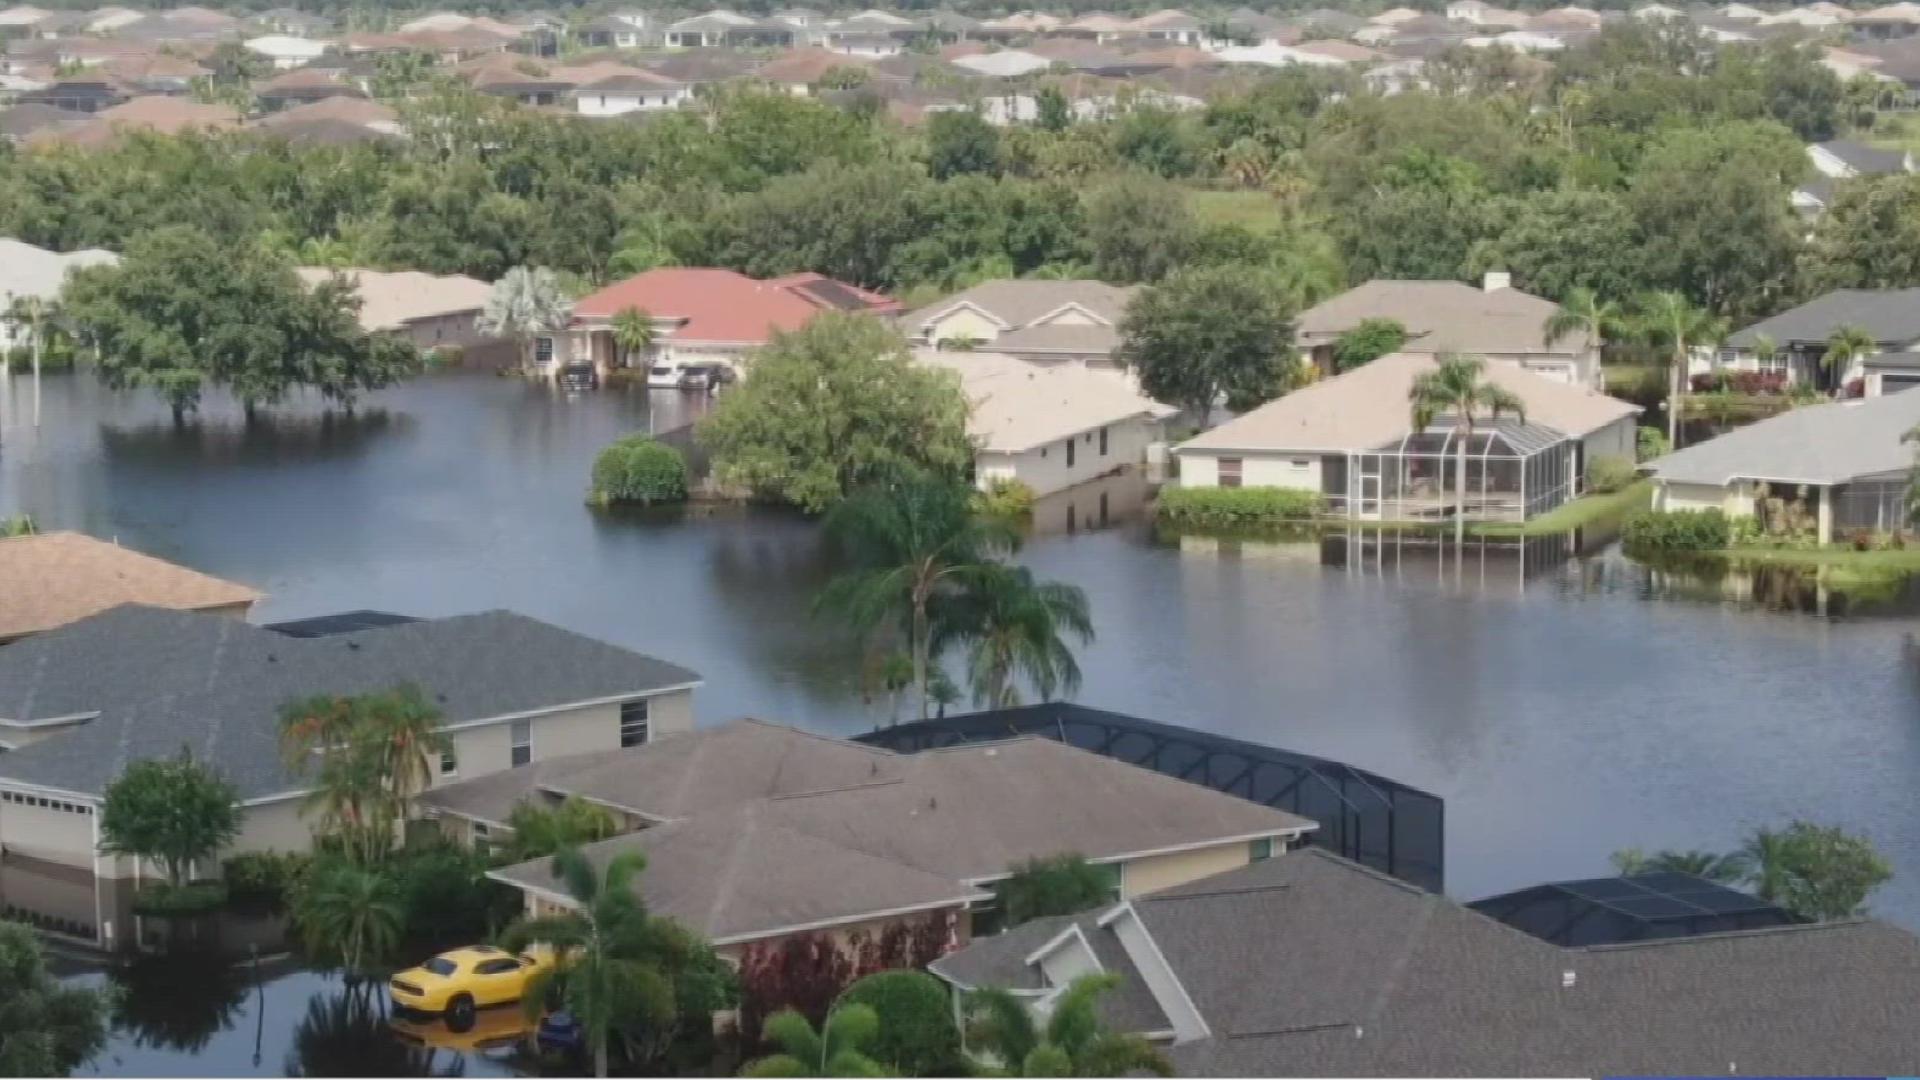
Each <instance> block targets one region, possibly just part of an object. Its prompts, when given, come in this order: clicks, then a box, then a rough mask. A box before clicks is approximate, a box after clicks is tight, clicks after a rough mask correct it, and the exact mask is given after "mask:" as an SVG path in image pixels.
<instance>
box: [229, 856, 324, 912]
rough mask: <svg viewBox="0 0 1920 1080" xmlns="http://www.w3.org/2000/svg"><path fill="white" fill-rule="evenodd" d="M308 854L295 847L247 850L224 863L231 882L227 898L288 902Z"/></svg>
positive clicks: (250, 902)
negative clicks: (283, 849)
mask: <svg viewBox="0 0 1920 1080" xmlns="http://www.w3.org/2000/svg"><path fill="white" fill-rule="evenodd" d="M308 861H309V860H308V858H307V856H305V855H303V854H299V853H297V852H292V851H245V852H241V853H240V854H238V855H235V856H234V857H233V858H231V859H228V860H226V861H225V862H223V863H221V864H220V868H221V873H222V876H223V878H224V879H225V881H226V883H227V899H228V901H229V902H230V903H234V904H247V905H254V906H258V907H266V908H279V907H280V906H281V905H283V904H285V903H286V899H287V894H288V893H290V892H292V891H293V889H294V886H295V884H296V883H297V882H298V881H299V880H300V875H301V874H304V873H306V870H307V863H308Z"/></svg>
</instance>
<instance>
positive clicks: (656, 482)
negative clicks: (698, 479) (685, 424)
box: [587, 435, 687, 506]
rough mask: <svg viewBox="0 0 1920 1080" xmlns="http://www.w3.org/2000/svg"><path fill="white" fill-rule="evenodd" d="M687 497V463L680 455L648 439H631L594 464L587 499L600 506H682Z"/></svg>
mask: <svg viewBox="0 0 1920 1080" xmlns="http://www.w3.org/2000/svg"><path fill="white" fill-rule="evenodd" d="M686 497H687V461H686V459H685V458H684V457H682V456H681V455H680V451H678V450H675V449H674V448H673V447H671V446H667V445H665V444H662V443H658V442H655V441H654V440H652V439H650V438H648V437H647V436H645V435H630V436H628V437H626V438H624V439H621V440H620V441H619V442H616V443H614V444H613V445H612V446H609V447H607V448H606V449H605V450H602V451H600V456H599V457H598V458H595V459H594V462H593V490H592V491H590V492H588V494H587V499H588V501H589V502H592V503H594V504H595V505H597V506H608V505H611V504H613V503H638V504H640V505H641V506H648V505H651V504H653V503H667V502H679V501H681V500H682V499H685V498H686Z"/></svg>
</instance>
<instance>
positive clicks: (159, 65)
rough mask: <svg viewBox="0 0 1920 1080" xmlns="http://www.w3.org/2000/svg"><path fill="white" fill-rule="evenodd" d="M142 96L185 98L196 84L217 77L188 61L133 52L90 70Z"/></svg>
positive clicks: (155, 54)
mask: <svg viewBox="0 0 1920 1080" xmlns="http://www.w3.org/2000/svg"><path fill="white" fill-rule="evenodd" d="M90 73H92V74H98V75H104V76H106V77H107V78H110V79H114V80H116V81H118V82H119V83H120V84H121V85H123V86H126V87H127V88H129V89H131V90H134V91H137V92H138V93H140V94H170V95H176V96H177V95H181V94H185V93H188V92H189V91H191V90H192V89H193V84H194V83H195V82H197V81H199V80H201V79H204V78H206V77H207V76H209V75H212V74H213V71H212V69H210V68H206V67H203V66H201V65H199V64H196V63H194V62H193V61H192V60H188V59H186V58H185V57H181V56H173V55H170V54H167V53H162V52H129V53H121V54H120V55H118V56H112V57H109V58H107V59H105V60H103V61H101V62H100V63H98V64H96V65H94V66H93V67H92V68H91V69H90Z"/></svg>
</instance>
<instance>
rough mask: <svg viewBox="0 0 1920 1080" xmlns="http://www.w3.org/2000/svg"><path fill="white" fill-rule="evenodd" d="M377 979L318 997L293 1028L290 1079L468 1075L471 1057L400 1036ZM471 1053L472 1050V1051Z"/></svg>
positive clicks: (288, 1065)
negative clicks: (394, 1026)
mask: <svg viewBox="0 0 1920 1080" xmlns="http://www.w3.org/2000/svg"><path fill="white" fill-rule="evenodd" d="M385 1004H386V994H385V993H384V992H383V988H382V986H381V984H380V983H379V982H378V981H361V982H359V983H357V984H349V985H346V986H342V987H341V988H340V989H338V990H335V991H332V992H329V993H324V994H317V995H315V996H314V997H312V998H310V999H309V1000H308V1001H307V1010H306V1013H305V1014H304V1015H303V1016H301V1018H300V1022H299V1023H298V1024H297V1025H295V1026H294V1029H293V1048H292V1049H291V1050H289V1051H288V1053H287V1057H286V1061H285V1062H284V1063H283V1064H282V1071H283V1072H284V1074H285V1075H287V1076H465V1075H466V1074H467V1059H466V1057H464V1056H462V1055H461V1054H460V1053H457V1052H452V1053H449V1052H443V1051H444V1050H446V1049H447V1048H443V1047H440V1046H436V1045H434V1044H432V1043H428V1042H422V1041H419V1040H413V1039H403V1038H399V1037H397V1036H396V1034H395V1033H394V1030H393V1026H392V1025H391V1023H390V1021H389V1020H388V1018H387V1014H386V1008H385ZM468 1049H470V1048H468Z"/></svg>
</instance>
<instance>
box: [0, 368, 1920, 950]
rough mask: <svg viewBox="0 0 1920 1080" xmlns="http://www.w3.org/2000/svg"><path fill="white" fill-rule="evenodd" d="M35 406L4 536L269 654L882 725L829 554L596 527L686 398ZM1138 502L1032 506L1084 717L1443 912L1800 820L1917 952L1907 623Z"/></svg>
mask: <svg viewBox="0 0 1920 1080" xmlns="http://www.w3.org/2000/svg"><path fill="white" fill-rule="evenodd" d="M24 388H25V381H24V380H20V379H16V380H15V385H14V394H13V402H12V406H11V409H12V411H11V416H10V419H9V420H8V421H7V422H6V424H5V425H4V428H3V429H0V514H5V513H8V512H12V511H28V512H31V513H32V514H34V515H35V516H36V517H37V518H38V519H39V520H40V522H41V524H42V526H43V527H46V528H75V529H83V530H86V531H88V532H91V533H94V534H96V535H100V536H106V537H115V538H118V539H119V540H121V541H123V542H125V543H128V544H131V545H134V546H137V547H140V548H142V549H145V550H148V551H152V552H154V553H156V554H159V555H162V556H165V557H167V558H171V559H176V560H178V561H180V562H183V563H186V564H188V565H191V566H195V567H199V568H201V569H204V570H207V571H209V572H212V573H215V574H219V575H222V576H225V577H230V578H234V579H237V580H240V581H244V582H247V583H249V584H252V585H255V586H258V587H260V588H262V589H264V590H266V592H267V593H268V594H269V598H268V599H267V600H266V601H265V602H263V603H262V604H261V605H260V606H259V608H258V609H257V614H256V618H258V619H265V620H272V619H282V618H295V617H301V616H307V615H315V614H321V613H325V612H330V611H339V610H344V609H352V608H363V607H371V608H381V609H387V610H394V611H400V612H405V613H409V614H415V615H444V614H451V613H456V612H464V611H473V610H478V609H484V608H493V607H504V608H512V609H516V610H519V611H523V612H525V613H527V614H530V615H533V616H536V617H539V618H542V619H547V620H550V621H552V622H555V623H558V624H560V625H562V626H566V627H570V628H572V629H575V630H578V631H581V632H583V633H586V634H590V635H594V636H596V637H601V638H605V639H607V640H610V641H614V642H617V643H620V644H622V645H627V646H630V647H633V648H635V649H639V650H642V651H645V652H649V653H653V654H657V655H659V656H662V657H665V658H668V659H671V660H674V661H677V662H680V663H683V664H686V665H688V666H691V667H693V668H695V669H696V670H698V671H699V672H701V674H702V675H703V676H704V677H705V679H706V685H705V686H704V687H703V688H702V689H701V691H700V692H699V694H698V696H697V699H696V707H697V709H698V712H699V715H700V718H701V720H702V722H706V723H712V722H718V721H721V720H724V719H727V718H730V717H734V716H739V715H743V714H751V715H755V716H760V717H764V718H766V719H770V720H777V721H786V722H791V723H796V724H801V725H804V726H807V727H810V728H814V729H817V730H821V731H826V732H834V733H852V732H856V731H859V730H862V729H864V728H866V727H869V726H871V725H872V724H874V723H876V722H878V721H881V720H883V719H884V712H885V703H884V698H882V700H880V701H878V702H874V703H869V702H867V701H866V700H865V695H863V694H862V692H861V687H860V672H859V664H858V662H857V657H856V655H855V650H854V649H852V648H851V647H850V645H849V643H848V642H847V641H846V640H845V639H844V638H843V637H842V636H841V635H839V634H838V633H836V632H834V631H833V630H832V628H831V627H828V626H824V625H823V624H822V623H820V622H818V621H816V620H815V619H814V618H812V617H811V616H810V615H809V597H810V596H811V594H812V592H813V590H814V589H815V588H816V587H817V585H818V584H819V582H820V581H821V579H822V576H823V574H824V573H825V567H824V565H823V562H822V558H821V553H820V549H819V543H818V536H817V528H816V527H815V525H814V524H812V523H811V522H809V521H807V520H805V519H803V518H800V517H798V516H795V515H791V514H786V513H780V512H773V511H760V510H754V511H749V510H744V509H738V508H720V509H711V508H700V509H694V510H690V511H670V512H666V513H650V514H642V515H628V516H608V515H602V514H596V513H594V512H591V511H590V510H589V509H588V508H587V507H585V506H584V505H583V503H582V496H583V494H584V491H585V486H586V482H587V473H588V468H589V465H590V463H591V460H592V457H593V455H594V453H595V452H596V451H597V450H599V449H600V448H601V447H602V446H604V445H605V444H606V443H608V442H610V441H612V440H613V439H614V438H616V437H618V436H620V435H623V434H627V433H630V432H632V431H635V430H641V429H645V428H646V427H647V426H648V425H649V424H650V423H651V424H652V425H654V427H655V429H656V430H667V429H671V428H677V427H680V426H682V425H684V424H685V423H687V422H688V421H689V420H690V419H692V418H693V417H694V416H695V415H697V414H698V413H699V412H700V411H701V410H702V409H703V408H704V406H705V399H704V398H702V397H699V396H697V395H683V394H680V393H678V392H673V391H667V392H658V391H656V392H652V393H651V394H650V393H649V392H647V391H644V390H639V389H610V390H607V391H603V392H600V393H596V394H587V395H577V396H566V395H561V394H557V393H553V392H550V391H547V390H544V389H542V388H539V387H534V386H528V385H525V384H523V383H521V382H518V381H515V380H511V379H502V378H496V377H492V376H485V375H451V374H450V375H441V376H434V377H430V378H426V379H422V380H419V381H417V382H415V383H413V384H411V385H408V386H404V387H400V388H397V389H394V390H391V391H386V392H383V393H380V394H377V395H374V396H373V397H371V398H370V399H368V400H367V401H366V402H364V403H363V405H362V407H361V408H360V410H359V411H358V412H357V413H356V414H355V415H352V416H344V415H336V416H332V417H327V416H324V415H323V414H321V413H320V412H319V411H318V409H317V408H315V407H310V406H301V405H295V406H288V407H285V408H282V409H279V410H276V411H274V412H273V413H272V414H271V415H269V416H268V417H267V418H266V419H264V420H263V422H262V423H260V424H259V425H257V426H255V427H253V428H248V427H247V426H246V425H244V424H243V423H242V422H241V420H240V419H239V417H238V415H237V412H236V411H235V410H234V409H233V408H232V407H231V405H230V404H229V403H226V402H222V401H218V400H212V401H209V403H208V406H207V408H206V410H205V415H204V416H203V418H202V419H200V420H199V421H197V422H194V423H192V424H190V425H189V426H187V427H185V428H181V429H176V428H175V427H174V426H173V425H172V423H171V422H170V420H169V418H168V415H167V412H166V410H165V408H164V407H162V406H161V405H159V403H158V402H157V401H155V400H153V399H151V398H148V397H142V396H133V395H121V394H115V393H112V392H109V391H107V390H105V389H103V388H101V387H99V386H98V385H96V384H95V383H94V382H93V381H92V380H91V379H90V378H88V377H85V376H62V377H54V378H50V379H49V380H48V382H47V385H46V391H45V404H44V419H43V422H42V426H41V427H40V428H39V429H38V430H35V429H34V428H32V427H31V426H30V425H29V424H27V423H26V422H25V412H26V410H25V407H24V406H25V399H26V397H27V395H26V394H25V393H24V392H23V391H24ZM1140 499H1141V492H1140V487H1139V485H1138V484H1137V483H1135V482H1132V481H1130V480H1117V481H1110V482H1106V483H1103V484H1100V485H1095V486H1093V487H1090V488H1089V489H1087V490H1085V491H1081V492H1076V493H1075V494H1074V495H1073V496H1072V497H1070V498H1065V499H1053V500H1048V501H1047V502H1046V503H1045V504H1044V505H1043V506H1042V507H1041V510H1040V513H1039V515H1038V522H1037V529H1036V533H1037V535H1036V536H1035V537H1034V538H1033V539H1032V540H1031V541H1030V542H1029V544H1028V545H1027V547H1026V549H1025V552H1024V554H1023V558H1024V559H1025V560H1026V561H1027V562H1028V563H1030V564H1031V565H1032V566H1033V567H1034V568H1035V569H1036V571H1037V572H1039V573H1040V574H1041V575H1042V576H1045V577H1051V578H1058V579H1061V580H1065V581H1070V582H1073V583H1075V584H1078V585H1080V586H1082V587H1084V588H1085V589H1086V591H1087V594H1088V597H1089V599H1090V601H1091V604H1092V608H1093V613H1094V617H1095V620H1096V623H1097V625H1098V629H1099V640H1098V641H1097V642H1096V643H1095V644H1093V645H1092V646H1090V647H1088V648H1087V649H1085V650H1084V651H1083V653H1082V658H1081V663H1082V667H1083V668H1084V670H1085V675H1086V680H1085V686H1084V688H1083V690H1082V692H1081V694H1080V699H1081V700H1083V701H1085V702H1086V703H1088V704H1092V705H1097V706H1102V707H1107V708H1112V709H1117V710H1120V711H1123V712H1129V713H1135V714H1138V715H1142V716H1147V717H1151V718H1154V719H1159V720H1164V721H1169V722H1174V723H1182V724H1189V725H1192V726H1195V727H1199V728H1203V729H1207V730H1212V731H1218V732H1222V733H1225V734H1229V735H1234V736H1238V737H1242V738H1249V739H1254V740H1259V741H1263V742H1268V743H1272V744H1275V745H1279V746H1284V747H1289V748H1292V749H1297V750H1301V751H1306V752H1310V753H1314V754H1320V755H1324V756H1327V757H1332V758H1337V759H1341V760H1344V761H1348V762H1351V763H1353V764H1355V765H1358V766H1361V767H1363V768H1367V769H1372V770H1375V771H1377V772H1381V773H1384V774H1386V775H1388V776H1391V777H1394V778H1396V779H1399V780H1402V781H1405V782H1407V783H1410V784H1413V785H1416V786H1419V787H1423V788H1426V789H1427V790H1430V791H1433V792H1435V793H1437V794H1439V795H1441V796H1443V797H1444V798H1445V799H1446V801H1447V824H1448V828H1447V844H1448V868H1447V881H1448V889H1449V892H1451V893H1453V894H1454V895H1456V896H1459V897H1462V898H1472V897H1477V896H1481V895H1484V894H1487V893H1490V892H1494V891H1498V890H1504V889H1507V888H1511V887H1515V886H1518V885H1523V884H1528V883H1532V882H1537V881H1541V880H1546V879H1554V878H1565V877H1571V876H1579V875H1590V874H1596V873H1603V872H1605V871H1606V869H1607V865H1606V859H1607V855H1608V853H1609V852H1611V851H1613V850H1615V849H1617V848H1622V847H1626V846H1629V845H1634V846H1640V847H1645V848H1660V847H1685V848H1726V847H1729V846H1731V845H1733V844H1735V843H1736V842H1737V841H1738V838H1739V837H1740V835H1741V834H1742V832H1744V831H1745V830H1748V829H1750V828H1752V827H1754V826H1757V825H1763V824H1773V823H1778V822H1782V821H1784V820H1786V819H1788V818H1790V817H1793V816H1805V817H1808V818H1812V819H1815V820H1818V821H1821V822H1831V823H1836V824H1841V825H1845V826H1847V827H1849V828H1852V829H1856V830H1860V831H1863V832H1865V833H1867V834H1868V835H1869V836H1871V837H1872V839H1873V840H1874V841H1875V842H1876V843H1877V844H1878V845H1879V846H1880V847H1881V848H1882V849H1883V850H1884V851H1886V852H1887V853H1888V854H1889V856H1890V857H1891V858H1892V859H1893V860H1894V863H1895V866H1896V869H1897V871H1898V873H1899V877H1898V878H1897V879H1896V881H1895V882H1894V883H1893V884H1892V885H1891V886H1889V887H1888V888H1887V889H1886V890H1885V891H1884V892H1883V893H1881V894H1880V895H1879V896H1878V898H1877V900H1876V908H1877V909H1878V910H1879V911H1880V912H1881V913H1882V914H1885V915H1887V916H1889V917H1891V918H1894V919H1896V920H1898V921H1900V922H1903V923H1905V924H1907V925H1909V926H1916V927H1920V659H1917V658H1916V657H1917V655H1920V653H1917V649H1916V644H1915V638H1914V634H1915V631H1916V629H1920V619H1916V618H1915V617H1914V615H1913V614H1912V612H1914V611H1915V610H1917V609H1920V606H1917V605H1916V604H1915V603H1913V602H1911V601H1910V600H1907V599H1903V598H1902V597H1901V596H1899V595H1896V596H1895V597H1893V598H1892V599H1891V600H1888V599H1887V598H1885V597H1882V598H1880V599H1879V600H1878V601H1876V603H1875V604H1871V605H1854V606H1852V607H1849V605H1848V604H1847V603H1846V602H1845V601H1844V598H1829V597H1825V596H1815V595H1813V594H1812V593H1813V591H1811V590H1805V589H1800V590H1795V589H1791V588H1789V589H1784V590H1783V589H1780V588H1777V587H1774V586H1772V585H1769V584H1768V583H1766V582H1762V583H1759V584H1758V585H1756V584H1755V583H1754V582H1751V581H1745V580H1740V581H1735V580H1711V579H1701V578H1692V577H1687V576H1684V575H1670V574H1664V573H1654V572H1651V571H1648V570H1646V569H1645V568H1642V567H1639V566H1637V565H1636V564H1633V563H1631V562H1629V561H1627V560H1624V559H1622V558H1621V557H1620V556H1618V555H1617V554H1615V553H1613V552H1611V551H1610V550H1606V549H1602V550H1600V551H1599V552H1597V553H1590V554H1585V555H1576V556H1574V557H1572V558H1567V557H1566V547H1567V545H1564V544H1561V543H1560V542H1559V541H1548V542H1545V543H1535V544H1530V545H1528V546H1527V547H1526V549H1525V550H1524V551H1516V550H1514V549H1513V548H1512V547H1510V546H1508V547H1498V546H1493V545H1472V546H1470V548H1469V550H1466V551H1459V550H1453V549H1451V548H1450V547H1448V546H1445V545H1443V546H1442V547H1441V548H1440V549H1439V550H1435V549H1434V548H1433V547H1431V546H1424V547H1423V546H1420V545H1417V544H1412V543H1406V542H1402V541H1400V540H1398V539H1396V538H1388V539H1382V538H1379V537H1377V536H1376V537H1372V538H1368V537H1359V538H1355V539H1353V540H1351V541H1349V540H1347V539H1345V538H1340V537H1335V538H1332V539H1330V540H1327V541H1321V542H1298V543H1253V542H1248V543H1220V542H1214V541H1202V540H1187V541H1184V542H1183V541H1178V540H1173V541H1169V540H1166V539H1161V538H1156V537H1155V536H1154V534H1153V531H1152V529H1151V528H1149V527H1148V526H1147V525H1145V524H1144V523H1142V522H1140V521H1139V520H1138V516H1137V509H1138V506H1139V503H1140ZM1069 517H1070V518H1071V528H1070V527H1069ZM1103 522H1104V524H1103ZM1556 545H1558V546H1556ZM1589 546H1590V545H1589ZM1779 608H1786V609H1790V610H1785V611H1782V610H1776V609H1779ZM1806 609H1812V610H1811V612H1810V611H1808V610H1806ZM1818 612H1825V615H1822V614H1818ZM1862 612H1867V613H1865V614H1863V613H1862ZM1873 612H1881V613H1873Z"/></svg>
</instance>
